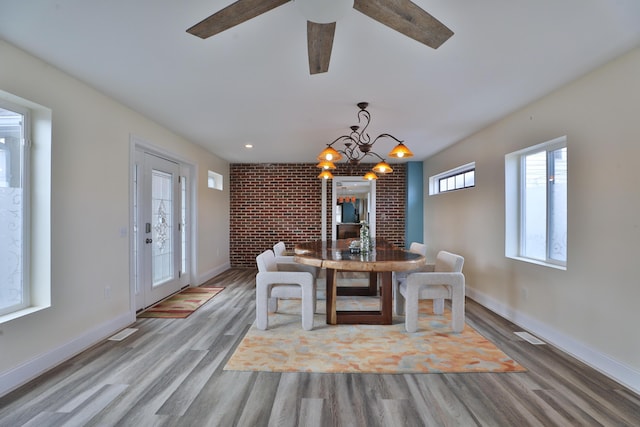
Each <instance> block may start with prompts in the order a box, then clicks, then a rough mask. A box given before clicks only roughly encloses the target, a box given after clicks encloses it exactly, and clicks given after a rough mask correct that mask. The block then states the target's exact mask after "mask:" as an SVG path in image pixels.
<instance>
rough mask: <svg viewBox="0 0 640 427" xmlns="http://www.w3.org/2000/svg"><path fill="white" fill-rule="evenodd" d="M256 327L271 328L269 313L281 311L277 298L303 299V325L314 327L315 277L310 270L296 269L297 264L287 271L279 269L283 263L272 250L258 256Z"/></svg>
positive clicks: (289, 267)
mask: <svg viewBox="0 0 640 427" xmlns="http://www.w3.org/2000/svg"><path fill="white" fill-rule="evenodd" d="M256 263H257V264H258V274H256V327H257V328H258V329H261V330H266V329H267V328H268V327H269V315H268V313H269V312H277V311H278V298H300V299H301V306H302V308H301V315H302V328H303V329H304V330H307V331H309V330H311V329H313V315H314V313H315V311H316V278H315V277H314V275H313V274H311V273H310V272H309V271H302V270H304V267H306V266H303V265H300V270H299V271H295V270H293V268H295V265H288V266H287V268H288V270H284V271H283V270H280V269H279V267H280V264H278V263H277V262H276V257H275V255H274V253H273V251H272V250H271V249H268V250H266V251H264V252H263V253H261V254H260V255H258V256H257V257H256Z"/></svg>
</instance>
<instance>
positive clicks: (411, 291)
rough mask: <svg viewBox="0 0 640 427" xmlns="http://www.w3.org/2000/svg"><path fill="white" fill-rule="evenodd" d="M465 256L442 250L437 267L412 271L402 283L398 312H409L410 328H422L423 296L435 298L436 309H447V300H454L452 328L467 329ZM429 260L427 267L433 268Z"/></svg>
mask: <svg viewBox="0 0 640 427" xmlns="http://www.w3.org/2000/svg"><path fill="white" fill-rule="evenodd" d="M463 265H464V258H463V257H462V256H460V255H456V254H452V253H450V252H446V251H440V252H438V255H437V256H436V262H435V264H433V265H432V269H433V271H421V272H415V273H410V274H409V275H408V276H407V278H406V280H404V281H403V282H402V283H401V284H400V286H399V287H398V293H397V295H396V299H397V303H396V313H397V314H400V315H401V314H404V315H405V329H406V330H407V332H415V331H417V330H418V303H419V301H420V300H421V299H432V300H433V312H434V313H435V314H438V315H441V314H443V313H444V300H445V299H449V300H451V328H452V329H453V331H454V332H461V331H462V330H463V329H464V318H465V315H464V286H465V283H464V275H463V274H462V266H463ZM429 266H430V265H429V264H428V265H427V266H425V269H424V270H426V269H429Z"/></svg>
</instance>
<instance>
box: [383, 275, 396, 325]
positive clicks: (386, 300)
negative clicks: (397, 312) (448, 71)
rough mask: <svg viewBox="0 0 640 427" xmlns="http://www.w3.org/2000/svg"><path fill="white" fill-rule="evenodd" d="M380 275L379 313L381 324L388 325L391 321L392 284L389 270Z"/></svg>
mask: <svg viewBox="0 0 640 427" xmlns="http://www.w3.org/2000/svg"><path fill="white" fill-rule="evenodd" d="M380 274H381V275H382V284H381V285H380V312H381V313H380V314H381V317H382V324H383V325H390V324H391V323H392V322H393V309H392V305H393V304H392V302H393V295H392V294H393V286H392V283H391V272H390V271H384V272H381V273H380Z"/></svg>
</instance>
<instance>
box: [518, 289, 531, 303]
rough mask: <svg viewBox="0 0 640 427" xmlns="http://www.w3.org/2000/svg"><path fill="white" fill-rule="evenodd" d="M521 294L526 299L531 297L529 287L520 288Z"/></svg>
mask: <svg viewBox="0 0 640 427" xmlns="http://www.w3.org/2000/svg"><path fill="white" fill-rule="evenodd" d="M520 295H521V296H522V299H523V300H524V301H526V300H527V299H528V298H529V289H527V288H522V289H520Z"/></svg>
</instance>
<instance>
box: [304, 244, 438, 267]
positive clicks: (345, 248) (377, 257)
mask: <svg viewBox="0 0 640 427" xmlns="http://www.w3.org/2000/svg"><path fill="white" fill-rule="evenodd" d="M354 240H358V239H341V240H332V241H324V240H316V241H313V242H307V243H300V244H297V245H295V255H294V260H295V261H296V262H299V263H301V264H306V265H313V266H315V267H322V268H332V269H336V270H349V271H406V270H413V269H416V268H418V267H420V266H422V265H424V264H425V262H426V260H425V257H424V256H422V255H420V254H416V253H413V252H409V251H405V250H403V249H400V248H397V247H396V246H394V245H392V244H391V243H389V242H387V241H386V240H384V239H372V244H373V245H372V246H373V248H372V249H371V250H370V251H369V252H360V253H351V251H350V249H349V245H350V244H351V242H352V241H354Z"/></svg>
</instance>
